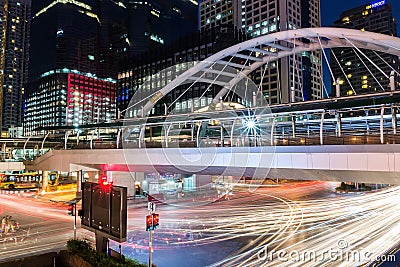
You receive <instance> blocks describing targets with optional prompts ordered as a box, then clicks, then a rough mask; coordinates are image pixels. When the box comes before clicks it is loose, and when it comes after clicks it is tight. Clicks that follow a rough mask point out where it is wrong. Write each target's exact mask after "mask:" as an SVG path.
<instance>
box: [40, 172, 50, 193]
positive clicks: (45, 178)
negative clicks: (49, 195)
mask: <svg viewBox="0 0 400 267" xmlns="http://www.w3.org/2000/svg"><path fill="white" fill-rule="evenodd" d="M49 173H50V172H49V171H43V172H42V191H47V189H48V188H47V187H48V186H49Z"/></svg>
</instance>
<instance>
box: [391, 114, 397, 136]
mask: <svg viewBox="0 0 400 267" xmlns="http://www.w3.org/2000/svg"><path fill="white" fill-rule="evenodd" d="M391 111H392V129H393V134H397V117H396V115H397V111H396V109H395V108H392V109H391Z"/></svg>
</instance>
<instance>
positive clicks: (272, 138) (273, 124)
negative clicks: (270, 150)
mask: <svg viewBox="0 0 400 267" xmlns="http://www.w3.org/2000/svg"><path fill="white" fill-rule="evenodd" d="M274 134H275V118H274V120H273V121H272V126H271V146H273V145H274V144H275V139H274Z"/></svg>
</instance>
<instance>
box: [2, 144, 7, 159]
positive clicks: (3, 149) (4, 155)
mask: <svg viewBox="0 0 400 267" xmlns="http://www.w3.org/2000/svg"><path fill="white" fill-rule="evenodd" d="M6 154H7V144H6V142H4V143H3V145H2V146H1V159H2V160H4V159H5V158H6Z"/></svg>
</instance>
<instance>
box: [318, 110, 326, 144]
mask: <svg viewBox="0 0 400 267" xmlns="http://www.w3.org/2000/svg"><path fill="white" fill-rule="evenodd" d="M324 119H325V110H324V111H323V112H322V114H321V123H320V125H319V126H320V128H319V143H320V144H321V145H323V144H324Z"/></svg>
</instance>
